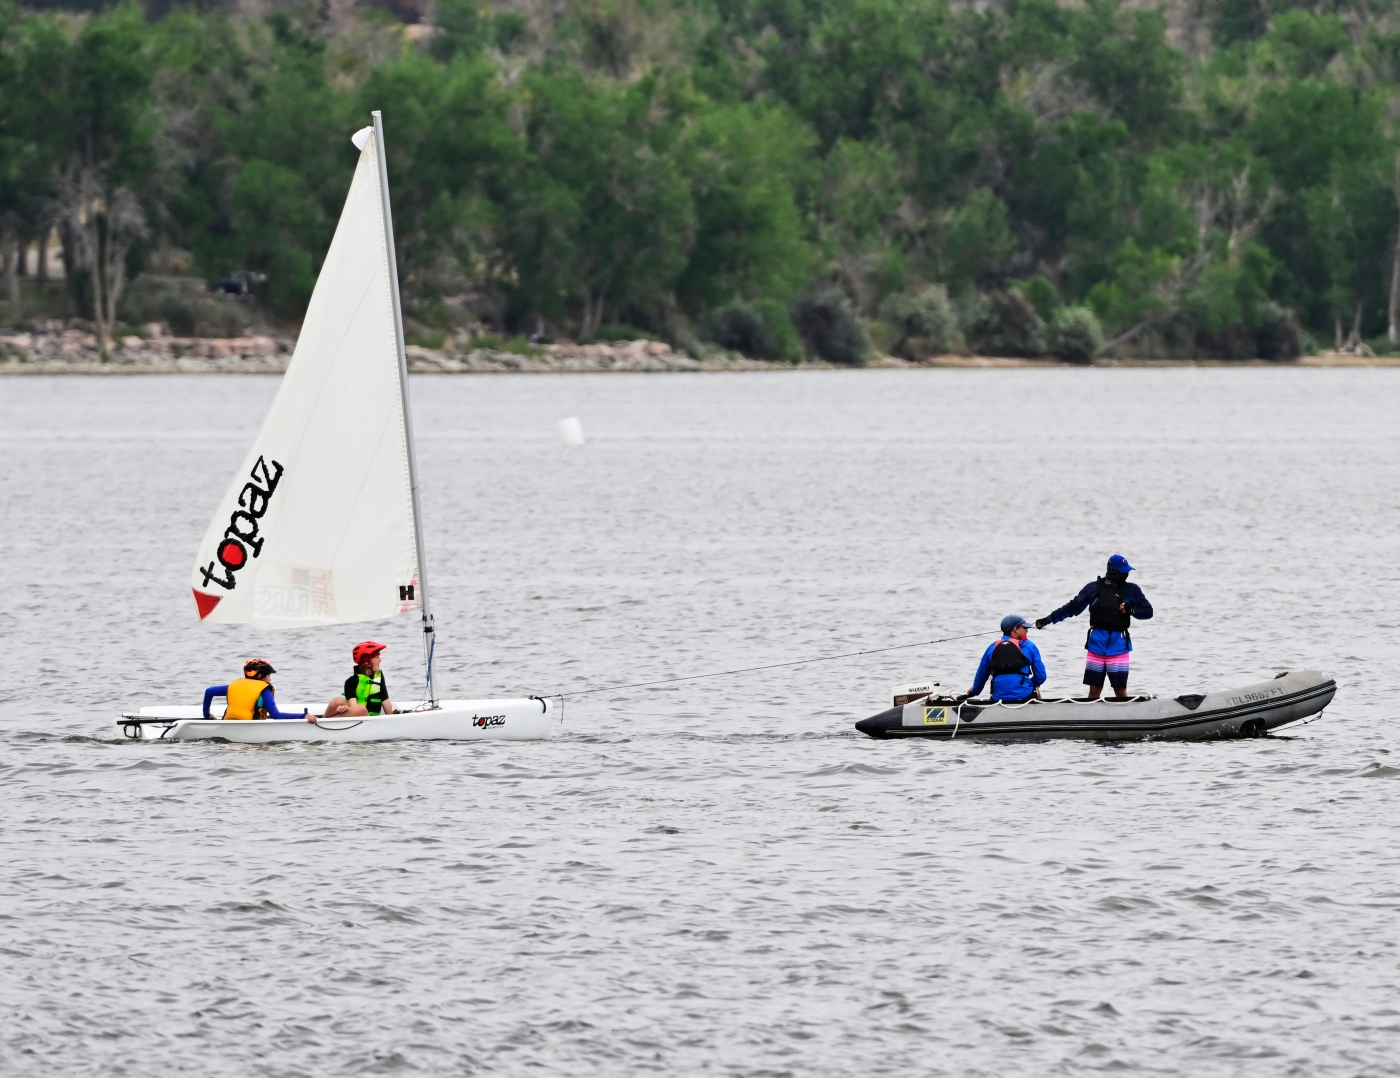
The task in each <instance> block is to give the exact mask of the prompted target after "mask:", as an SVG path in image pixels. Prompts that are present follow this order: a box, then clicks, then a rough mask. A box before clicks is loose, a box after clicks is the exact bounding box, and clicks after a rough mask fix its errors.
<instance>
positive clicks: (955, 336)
mask: <svg viewBox="0 0 1400 1078" xmlns="http://www.w3.org/2000/svg"><path fill="white" fill-rule="evenodd" d="M880 317H881V318H882V319H884V321H885V322H886V323H887V324H888V325H889V326H890V327H891V329H892V330H893V331H894V335H895V340H894V341H893V343H892V344H891V346H890V351H891V352H892V353H894V354H895V355H900V356H904V357H905V358H906V359H920V358H922V357H923V356H930V355H940V354H944V353H947V352H954V351H957V350H958V349H959V348H961V347H962V343H963V342H962V333H961V332H960V331H959V330H958V319H957V315H956V314H955V313H954V311H953V305H952V304H951V303H949V302H948V290H947V289H946V288H944V287H943V286H942V285H941V284H936V285H931V286H929V287H928V288H925V289H924V290H923V291H922V292H920V293H919V294H918V295H917V296H901V295H894V296H890V297H888V298H887V299H886V300H885V302H884V303H882V304H881V305H880Z"/></svg>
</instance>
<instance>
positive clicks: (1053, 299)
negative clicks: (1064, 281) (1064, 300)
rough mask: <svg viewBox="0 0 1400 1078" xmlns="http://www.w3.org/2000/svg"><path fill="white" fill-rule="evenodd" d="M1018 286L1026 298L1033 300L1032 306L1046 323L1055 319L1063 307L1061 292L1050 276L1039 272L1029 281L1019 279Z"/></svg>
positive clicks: (1018, 289)
mask: <svg viewBox="0 0 1400 1078" xmlns="http://www.w3.org/2000/svg"><path fill="white" fill-rule="evenodd" d="M1016 288H1017V291H1019V292H1022V293H1024V294H1025V297H1026V299H1028V300H1030V301H1031V306H1033V307H1034V308H1035V309H1036V312H1037V313H1038V314H1039V315H1040V317H1041V318H1043V319H1044V320H1045V321H1046V323H1050V322H1053V321H1054V320H1055V315H1056V314H1057V313H1058V312H1059V310H1060V307H1061V304H1060V293H1059V292H1058V291H1057V290H1056V288H1055V286H1054V284H1052V283H1051V281H1050V280H1049V278H1047V277H1045V276H1043V275H1041V274H1039V273H1037V274H1036V275H1035V276H1034V277H1032V278H1031V279H1030V280H1028V281H1018V282H1017V283H1016Z"/></svg>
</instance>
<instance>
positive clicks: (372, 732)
mask: <svg viewBox="0 0 1400 1078" xmlns="http://www.w3.org/2000/svg"><path fill="white" fill-rule="evenodd" d="M371 115H372V118H373V121H374V122H373V125H372V126H371V127H366V128H364V129H363V130H361V131H358V132H356V133H355V135H354V137H353V139H352V141H353V142H354V144H355V147H356V149H358V150H359V151H360V157H359V162H358V164H357V165H356V168H355V174H354V177H353V179H352V180H351V183H350V191H349V194H348V195H346V198H345V208H344V209H343V210H342V211H341V217H340V223H339V224H338V225H337V226H336V231H335V238H334V239H333V240H332V241H331V246H330V250H329V251H328V252H327V253H326V261H325V265H324V266H322V268H321V274H320V277H319V278H318V280H317V281H316V288H315V291H314V292H313V293H312V296H311V304H310V306H309V307H308V309H307V312H306V321H305V322H304V323H303V325H302V331H301V336H300V338H299V339H298V341H297V346H296V351H295V352H294V353H293V355H292V360H291V363H290V364H289V365H288V367H287V373H286V374H285V375H284V376H283V378H282V384H281V386H280V387H279V388H278V390H277V395H276V397H274V398H273V401H272V406H271V407H270V408H269V409H268V412H267V417H266V418H265V419H264V420H263V424H262V429H261V430H259V431H258V436H257V438H256V439H255V440H254V442H253V445H252V447H251V448H250V449H249V450H248V453H247V456H246V457H245V458H244V460H243V463H242V464H241V465H240V466H239V468H238V471H237V472H236V473H235V474H234V477H233V482H232V483H231V484H230V485H229V488H228V491H227V492H226V493H225V494H224V497H223V501H222V502H220V504H219V508H218V510H217V511H216V512H215V514H214V519H213V521H212V522H211V523H210V525H209V529H208V531H207V532H206V533H205V535H204V541H203V542H202V543H201V544H200V547H199V555H198V557H197V558H196V559H195V564H194V569H193V571H192V572H191V574H190V587H191V588H192V590H193V592H194V602H195V609H196V612H197V613H198V615H199V619H200V620H201V621H202V622H206V623H222V624H234V625H251V626H254V627H255V628H258V629H290V628H295V627H301V626H316V625H339V624H343V623H346V622H356V621H373V620H377V619H380V618H388V617H393V616H394V615H397V614H406V613H409V612H412V611H417V612H418V614H419V616H420V617H421V619H422V624H423V641H424V657H425V659H426V667H427V669H426V677H425V678H424V682H423V688H424V693H423V697H424V698H423V700H422V702H421V703H418V704H413V703H411V702H408V701H407V700H405V699H404V698H403V697H401V696H400V693H399V691H395V693H394V700H393V703H394V707H395V710H394V712H393V713H385V714H370V715H359V716H353V717H347V716H337V717H332V716H330V715H325V716H322V715H316V714H312V713H311V712H310V709H309V708H308V709H306V713H305V719H306V720H307V721H301V720H281V719H256V718H255V719H252V720H239V719H224V718H216V717H214V716H213V715H212V714H211V715H209V716H205V714H204V708H203V706H193V705H191V704H188V703H186V704H170V705H156V706H150V707H143V708H141V709H140V710H139V711H135V712H126V713H123V714H122V715H121V716H120V717H118V719H117V721H116V729H117V732H118V734H120V735H121V736H124V737H127V738H134V739H138V740H161V741H189V740H200V739H210V738H212V739H218V740H224V741H236V742H267V741H328V740H329V741H384V740H389V739H395V738H415V739H441V738H447V739H469V740H478V739H483V738H489V739H491V740H536V739H540V738H545V737H548V736H549V733H550V727H551V725H552V723H551V718H550V710H551V708H550V704H549V701H548V700H544V699H540V698H539V697H523V698H513V699H512V698H507V699H486V700H440V699H438V694H437V680H436V674H435V670H434V662H433V654H434V650H435V648H434V644H433V642H434V641H435V639H436V632H435V626H434V622H433V614H432V611H431V608H430V606H429V595H428V581H427V574H426V566H425V562H426V558H425V556H424V547H423V521H422V515H421V511H420V507H419V498H418V480H417V463H416V461H415V459H414V445H413V421H412V413H411V409H410V406H409V396H408V364H407V359H406V355H405V349H404V340H403V308H402V305H401V303H400V300H399V280H398V268H397V266H396V263H395V258H394V226H393V217H392V214H391V213H390V208H389V174H388V168H387V165H386V163H385V159H384V154H383V146H384V126H383V121H382V118H381V116H380V114H379V113H378V112H375V113H372V114H371ZM347 649H348V645H347ZM228 661H229V660H228V659H227V658H225V660H224V661H223V663H221V665H225V664H227V662H228ZM309 673H310V672H307V674H309ZM330 680H331V683H332V684H338V681H337V679H334V678H332V679H330ZM323 698H324V697H323ZM289 704H290V701H285V700H284V701H282V702H281V706H282V708H284V709H286V708H288V706H289ZM300 707H301V705H295V708H300Z"/></svg>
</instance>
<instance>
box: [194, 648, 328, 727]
mask: <svg viewBox="0 0 1400 1078" xmlns="http://www.w3.org/2000/svg"><path fill="white" fill-rule="evenodd" d="M275 673H277V671H276V670H274V669H272V664H271V663H269V662H268V661H267V660H266V659H249V660H248V661H247V662H246V663H244V664H243V676H242V677H241V678H239V679H238V680H237V681H230V682H229V683H228V684H227V685H211V686H209V688H207V689H205V690H204V717H205V718H206V719H212V718H213V717H214V716H213V715H211V714H210V713H209V705H210V704H211V703H212V702H213V700H214V697H216V696H222V697H224V699H225V700H226V701H227V704H228V706H227V707H226V708H225V709H224V714H223V717H224V718H225V719H301V718H306V717H307V713H306V711H305V710H303V711H302V712H301V714H297V713H295V712H291V711H289V712H285V713H284V712H282V711H280V710H278V707H277V699H276V697H274V696H273V688H272V681H271V677H272V675H273V674H275Z"/></svg>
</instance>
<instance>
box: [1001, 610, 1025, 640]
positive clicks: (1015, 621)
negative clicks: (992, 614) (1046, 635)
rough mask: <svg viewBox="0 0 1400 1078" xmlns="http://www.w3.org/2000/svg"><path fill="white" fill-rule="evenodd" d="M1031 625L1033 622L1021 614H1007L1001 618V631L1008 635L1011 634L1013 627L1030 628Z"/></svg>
mask: <svg viewBox="0 0 1400 1078" xmlns="http://www.w3.org/2000/svg"><path fill="white" fill-rule="evenodd" d="M1030 627H1031V623H1030V622H1028V621H1027V620H1026V619H1025V618H1023V617H1021V615H1020V614H1007V615H1006V617H1004V618H1002V619H1001V631H1002V632H1003V633H1004V634H1007V635H1010V633H1011V630H1012V629H1029V628H1030Z"/></svg>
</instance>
